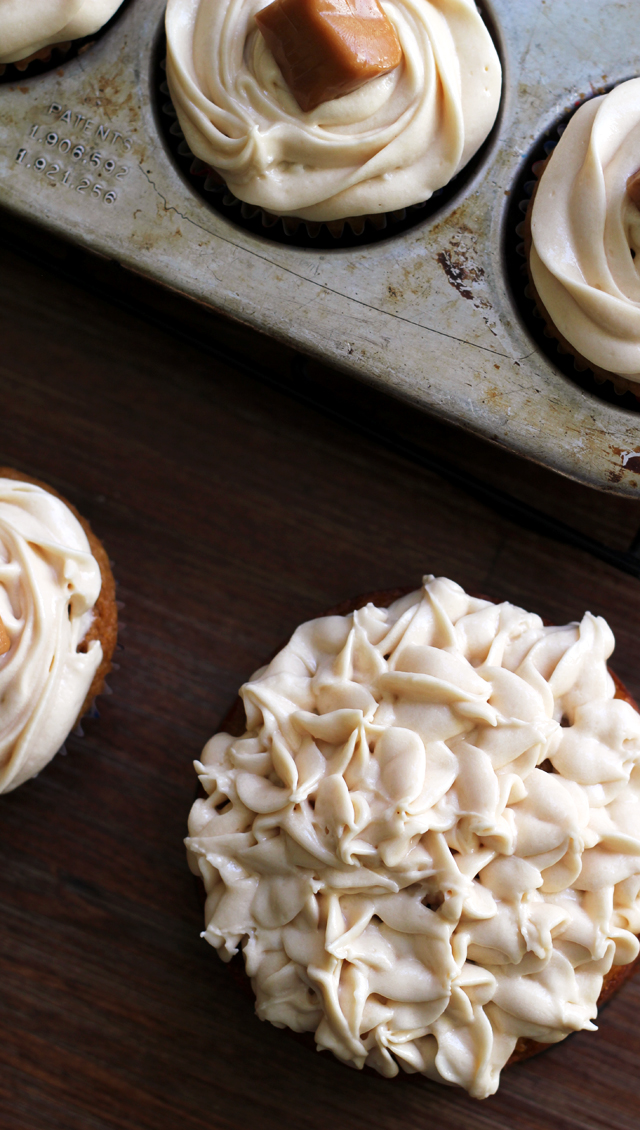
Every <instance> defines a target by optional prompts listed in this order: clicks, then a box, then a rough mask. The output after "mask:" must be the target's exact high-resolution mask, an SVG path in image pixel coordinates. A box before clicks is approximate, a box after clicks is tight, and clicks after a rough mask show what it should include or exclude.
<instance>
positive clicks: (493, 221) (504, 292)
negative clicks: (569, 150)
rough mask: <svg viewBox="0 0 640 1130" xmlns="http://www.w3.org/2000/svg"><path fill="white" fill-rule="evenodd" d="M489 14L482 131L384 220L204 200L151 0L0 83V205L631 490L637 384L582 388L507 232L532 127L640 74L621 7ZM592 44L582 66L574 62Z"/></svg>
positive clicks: (637, 468)
mask: <svg viewBox="0 0 640 1130" xmlns="http://www.w3.org/2000/svg"><path fill="white" fill-rule="evenodd" d="M486 13H487V21H486V22H488V23H490V25H491V26H492V30H493V36H494V41H495V42H497V43H498V45H499V49H500V55H501V58H502V61H503V66H504V72H503V73H504V91H503V100H502V109H501V113H500V116H499V118H498V121H497V123H496V126H495V129H494V132H493V134H492V136H490V138H489V139H488V141H487V143H486V144H485V147H484V149H483V150H482V151H481V153H480V154H479V155H478V157H477V161H476V163H475V164H474V163H473V162H472V163H471V164H470V165H469V166H467V169H466V170H465V171H464V177H465V179H464V183H461V184H460V185H459V186H457V187H456V188H455V191H454V192H453V193H452V195H451V196H450V197H446V194H443V197H444V198H443V197H441V198H440V199H439V200H438V201H437V207H436V208H435V209H434V211H432V212H430V211H429V205H427V206H426V207H425V208H424V209H422V210H419V211H418V213H417V214H416V215H412V216H411V217H405V219H403V220H400V221H398V222H397V223H394V224H393V226H391V225H389V226H388V227H387V228H386V229H385V230H384V231H382V232H378V231H375V230H374V229H373V228H372V227H371V225H370V224H367V225H366V227H365V229H364V232H363V233H361V234H360V235H357V234H355V235H354V233H353V231H352V230H351V229H349V230H348V232H345V231H343V235H342V237H341V240H342V243H341V244H340V245H339V246H336V241H335V239H334V238H333V237H332V236H331V235H330V233H329V231H328V230H327V229H326V225H325V226H323V228H322V230H321V232H320V233H319V234H318V235H317V236H316V237H315V238H313V237H312V236H310V235H309V233H308V231H307V229H306V226H305V227H304V228H303V229H302V230H300V229H301V227H302V225H299V226H298V229H297V231H294V232H293V233H292V234H285V231H284V228H283V225H282V221H278V223H277V224H274V228H276V229H277V230H278V232H279V236H278V238H277V239H274V238H273V236H270V235H269V230H268V229H265V228H264V227H263V217H262V215H261V214H256V215H255V216H253V218H252V219H248V218H247V217H246V216H242V206H241V205H240V204H233V203H232V202H231V201H230V200H229V202H228V203H227V204H223V203H222V200H220V203H219V204H218V203H217V199H218V197H219V196H222V197H224V195H225V194H224V193H222V194H219V193H216V192H209V191H208V190H205V189H204V185H205V182H206V181H207V179H208V174H207V173H206V170H203V169H202V168H198V166H196V167H195V169H194V171H193V172H192V171H191V168H192V166H193V159H192V157H191V156H189V155H188V154H184V155H181V154H178V153H177V152H176V150H177V148H178V147H179V146H180V144H181V142H182V139H181V138H179V137H177V136H175V135H171V134H169V138H170V139H171V140H169V139H168V136H167V135H168V131H169V130H170V129H171V125H172V124H173V123H172V122H171V120H170V119H169V118H168V117H167V116H166V115H164V114H162V111H161V105H160V104H159V103H160V98H161V96H160V95H159V90H158V88H159V85H160V83H159V82H158V68H159V59H160V58H161V57H162V56H161V51H162V37H163V15H164V0H145V3H142V2H140V0H139V2H133V3H130V4H129V5H128V7H126V8H125V9H123V10H122V11H121V13H120V15H119V18H118V19H117V21H116V23H115V24H114V25H113V26H112V27H111V29H110V30H109V31H108V33H107V34H103V35H102V36H101V37H100V38H99V39H98V40H97V41H96V42H95V43H94V45H93V47H92V49H91V51H87V52H86V54H84V55H82V56H81V57H76V58H72V59H69V60H68V61H67V62H66V63H65V64H64V65H63V66H62V67H57V68H56V69H54V70H50V71H48V72H47V73H46V74H42V75H40V76H37V77H34V78H27V79H22V80H21V81H20V83H19V84H17V83H16V84H14V83H7V82H5V83H4V84H2V85H1V86H0V207H1V208H3V209H4V210H5V212H8V213H10V214H13V215H14V216H15V217H17V218H18V219H20V220H29V221H32V222H35V223H36V224H38V225H40V226H41V227H42V228H44V229H45V230H47V231H49V232H51V233H52V234H53V235H54V236H57V237H62V238H64V239H67V240H69V241H71V242H73V243H75V244H76V245H78V246H79V247H80V248H82V249H84V250H87V251H90V252H95V253H97V254H99V255H102V256H106V257H107V258H109V259H111V260H115V261H116V262H117V263H119V264H120V265H121V266H122V267H123V268H125V269H130V270H132V271H134V272H136V273H137V274H142V275H144V276H147V277H148V278H150V279H153V280H155V281H156V282H159V283H162V284H164V285H166V286H167V287H169V288H171V290H173V291H178V292H179V293H182V294H183V295H185V296H189V297H191V298H193V299H195V300H196V301H198V302H199V303H203V304H205V305H208V306H211V307H212V308H214V309H215V310H217V311H218V312H220V313H222V314H226V315H228V316H230V317H231V318H233V319H236V320H239V321H241V322H245V323H246V324H248V325H249V326H251V327H252V328H253V329H255V330H258V331H260V332H262V333H266V334H268V335H271V336H273V337H275V338H277V339H278V340H280V341H283V342H285V343H286V344H288V345H289V346H291V347H293V348H294V349H297V350H298V351H300V352H302V353H306V354H308V355H310V356H313V357H315V358H317V359H319V360H320V361H322V362H323V363H325V364H328V365H330V366H333V367H334V368H337V369H342V370H344V371H346V372H347V373H349V374H350V375H351V376H353V377H356V378H357V379H359V380H361V381H362V382H364V383H371V384H374V385H375V386H376V387H377V388H378V389H380V390H382V391H385V392H387V393H389V394H391V395H394V396H398V397H401V398H403V399H404V400H407V401H409V402H410V403H411V404H412V405H414V406H415V407H416V408H417V409H419V410H422V411H425V412H429V413H431V414H432V415H434V416H436V417H439V418H441V419H443V420H445V421H447V422H449V423H454V424H457V425H459V426H461V427H463V428H467V429H469V430H471V431H472V432H474V433H475V434H476V435H479V436H482V437H484V438H486V439H488V440H489V441H491V442H494V443H497V444H500V445H501V446H503V447H505V448H507V449H509V450H511V451H514V452H517V453H519V454H520V455H522V456H524V457H525V458H528V459H532V460H534V461H537V462H540V463H542V464H543V465H545V466H547V467H549V468H551V469H555V470H557V471H559V472H561V473H562V474H565V475H569V476H571V477H573V478H575V479H578V480H579V481H581V482H583V483H587V484H590V485H592V486H594V487H597V488H599V489H601V490H608V491H614V492H616V493H622V494H626V495H627V496H628V497H633V498H637V497H638V493H639V491H640V420H639V418H638V413H637V411H636V410H635V405H636V401H635V398H634V397H632V396H631V395H630V394H628V393H627V394H625V395H624V396H623V397H616V396H615V394H614V392H613V391H612V389H611V387H610V386H609V385H605V386H597V385H596V384H595V382H592V383H593V389H591V388H589V389H587V388H586V387H580V386H579V385H578V383H577V379H576V373H575V370H574V369H573V362H572V361H571V369H570V371H569V370H568V369H565V367H564V362H565V360H566V359H563V358H562V357H561V356H560V355H558V354H557V353H554V352H553V351H551V353H550V351H549V343H548V341H546V339H544V335H543V334H542V342H541V341H540V335H539V331H538V330H536V328H535V327H536V324H537V320H536V319H535V318H533V316H532V313H531V310H532V303H531V301H530V300H529V299H526V298H525V299H521V297H520V295H519V293H518V292H517V287H519V286H520V285H521V276H520V275H519V267H520V266H521V265H522V258H521V257H520V256H518V255H517V254H516V251H515V245H517V243H519V242H521V239H519V238H517V237H516V236H515V235H514V231H515V227H516V225H517V223H519V222H521V221H522V220H523V218H524V216H523V213H522V212H520V211H519V210H518V208H517V205H518V202H519V201H520V200H522V194H520V195H518V185H519V181H520V179H521V178H522V177H523V176H524V178H525V180H530V179H532V178H531V173H530V165H531V160H530V158H529V156H528V155H529V154H530V153H531V151H532V148H533V146H534V145H535V143H536V139H538V138H541V137H543V136H544V135H545V132H546V131H547V130H548V128H549V124H550V123H554V122H556V121H557V120H559V118H560V117H561V116H562V114H563V113H564V111H565V108H566V107H567V106H572V105H574V104H575V103H576V102H578V101H580V100H582V99H583V98H584V97H585V96H586V95H587V94H588V93H589V91H590V90H591V89H592V88H593V89H597V88H598V87H600V86H602V85H603V83H605V82H606V83H607V84H611V83H617V82H620V81H622V80H623V79H625V78H627V77H628V76H629V74H630V73H634V72H640V47H639V48H638V51H637V53H636V54H634V44H635V42H636V37H635V31H636V28H635V23H636V21H635V18H634V14H633V12H632V10H631V9H630V8H627V7H623V8H622V9H620V10H619V11H617V13H616V20H615V21H612V20H611V12H610V5H609V4H608V0H592V3H590V4H589V5H587V6H586V7H585V6H584V5H582V4H579V3H578V0H556V3H555V6H554V23H555V25H557V26H560V27H566V26H571V27H572V35H571V37H570V39H568V40H567V39H566V38H565V39H563V40H562V42H560V41H557V42H554V41H553V38H552V37H551V36H550V34H549V27H548V23H547V22H545V20H546V19H547V17H546V15H545V12H544V11H542V10H541V8H540V4H539V0H521V2H519V3H518V4H517V5H514V4H513V3H512V0H490V2H489V0H487V3H486ZM594 43H597V44H598V55H599V62H598V69H597V71H596V70H595V69H593V70H590V69H589V64H588V63H587V62H585V60H590V59H592V58H593V44H594ZM605 71H606V75H605V74H604V72H605ZM603 76H604V77H603ZM523 92H524V93H523ZM164 101H165V102H166V101H167V99H166V98H165V99H164ZM203 172H204V173H205V175H204V176H203V175H202V174H203ZM209 187H211V181H210V182H209ZM431 203H432V202H429V204H431ZM245 211H246V209H245ZM516 212H517V216H516V215H515V213H516ZM233 217H235V219H234V218H233ZM0 220H1V217H0ZM3 222H4V223H6V224H9V225H10V224H11V218H10V216H9V217H8V218H6V219H5V220H4V221H3ZM251 225H253V226H251ZM271 230H272V231H273V229H271ZM296 240H298V242H296ZM554 348H555V347H554ZM578 376H579V375H578ZM580 380H581V381H582V378H580ZM609 399H610V400H611V403H610V402H609ZM614 400H615V403H613V401H614ZM628 401H633V405H634V409H633V410H632V409H631V407H630V405H629V404H628Z"/></svg>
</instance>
